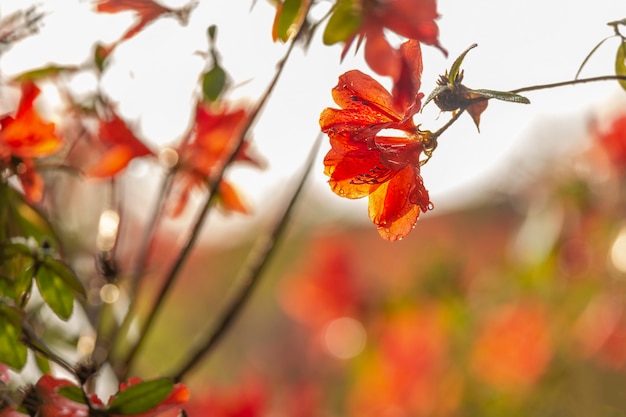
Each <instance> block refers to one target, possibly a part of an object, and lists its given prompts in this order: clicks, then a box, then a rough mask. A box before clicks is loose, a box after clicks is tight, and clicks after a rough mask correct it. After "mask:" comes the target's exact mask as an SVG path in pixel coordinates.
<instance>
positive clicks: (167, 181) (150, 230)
mask: <svg viewBox="0 0 626 417" xmlns="http://www.w3.org/2000/svg"><path fill="white" fill-rule="evenodd" d="M174 173H175V171H174V169H170V170H168V172H167V173H166V175H165V177H164V178H163V182H162V184H161V187H160V189H159V190H160V192H159V195H158V196H157V200H156V201H155V203H154V205H153V211H152V214H151V216H150V220H149V222H148V223H147V224H146V227H145V230H144V236H143V238H142V240H141V242H142V243H141V247H140V248H139V253H138V254H137V259H136V262H135V267H134V269H133V272H132V276H131V278H130V282H131V288H130V290H129V295H130V300H131V301H130V304H129V306H128V310H127V311H126V314H125V315H124V319H123V320H122V323H121V324H120V326H119V328H118V329H117V331H116V332H115V333H114V334H113V335H112V337H111V340H110V346H111V350H113V349H115V348H116V347H117V344H118V343H119V338H120V336H122V335H125V334H126V333H127V332H128V329H129V327H130V324H131V322H132V320H133V318H134V317H135V312H136V310H137V303H138V297H136V294H137V289H138V287H139V281H140V277H141V274H142V272H145V268H146V264H147V260H148V254H149V253H150V248H151V247H152V243H153V237H154V234H155V232H156V229H157V225H158V222H159V220H160V218H161V215H162V213H163V204H164V202H165V199H166V197H167V194H168V193H169V190H170V189H171V185H172V179H173V177H174ZM114 369H115V366H114ZM117 376H118V377H122V376H123V375H117Z"/></svg>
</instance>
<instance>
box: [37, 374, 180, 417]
mask: <svg viewBox="0 0 626 417" xmlns="http://www.w3.org/2000/svg"><path fill="white" fill-rule="evenodd" d="M139 382H141V379H140V378H131V379H130V380H129V381H128V382H126V383H122V384H120V389H119V392H122V391H124V390H126V389H128V387H130V386H132V385H135V384H137V383H139ZM66 387H76V384H74V383H73V382H71V381H68V380H66V379H59V378H55V377H53V376H51V375H44V376H42V377H41V378H40V379H39V381H38V382H37V384H36V386H35V388H36V392H37V395H38V397H39V399H40V400H41V403H42V404H41V405H40V406H39V407H38V410H37V411H38V414H37V415H41V417H63V416H66V417H88V416H89V415H90V414H89V408H88V407H87V405H85V404H81V403H77V402H75V401H72V400H70V399H69V398H66V397H64V396H62V395H61V394H60V393H59V391H60V390H61V389H63V388H66ZM114 399H115V395H114V396H112V397H111V398H110V399H109V404H111V403H112V401H113V400H114ZM89 400H90V402H91V404H92V406H94V407H96V408H100V409H103V410H106V409H107V406H105V405H104V403H103V402H102V401H100V399H99V398H98V397H97V396H96V395H95V394H93V395H91V396H90V397H89ZM188 400H189V390H188V388H187V387H186V386H185V385H183V384H181V383H177V384H174V387H173V388H172V391H171V392H170V394H169V395H168V396H167V397H166V398H165V399H164V400H163V401H161V403H159V404H158V405H157V406H156V407H154V408H152V409H150V410H148V411H146V412H144V413H140V414H132V417H154V416H156V415H158V414H160V413H162V412H163V411H165V410H168V409H170V408H173V407H177V406H180V405H181V404H183V403H185V402H187V401H188ZM107 415H108V414H107ZM111 417H122V416H121V415H115V414H112V415H111Z"/></svg>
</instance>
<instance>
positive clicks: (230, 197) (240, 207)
mask: <svg viewBox="0 0 626 417" xmlns="http://www.w3.org/2000/svg"><path fill="white" fill-rule="evenodd" d="M219 193H220V197H221V198H222V202H223V205H224V208H225V209H226V210H228V211H236V212H238V213H241V214H248V213H249V212H250V211H249V210H248V208H247V207H246V205H245V204H244V203H243V201H242V200H241V198H240V197H239V194H238V193H237V190H235V188H234V187H233V186H232V185H230V184H229V183H228V182H226V181H222V182H220V186H219Z"/></svg>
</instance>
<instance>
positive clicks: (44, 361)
mask: <svg viewBox="0 0 626 417" xmlns="http://www.w3.org/2000/svg"><path fill="white" fill-rule="evenodd" d="M35 364H36V365H37V369H39V371H40V372H41V373H42V374H44V375H45V374H49V373H50V372H51V369H50V361H49V360H48V358H46V357H44V356H43V355H41V354H40V353H38V352H35Z"/></svg>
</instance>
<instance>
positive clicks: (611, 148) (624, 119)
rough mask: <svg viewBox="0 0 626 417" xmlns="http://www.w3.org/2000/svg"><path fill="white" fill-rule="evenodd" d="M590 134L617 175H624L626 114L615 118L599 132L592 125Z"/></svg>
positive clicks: (625, 165) (625, 167) (625, 163)
mask: <svg viewBox="0 0 626 417" xmlns="http://www.w3.org/2000/svg"><path fill="white" fill-rule="evenodd" d="M591 133H592V135H593V136H594V137H595V140H596V141H597V142H598V143H599V145H600V147H601V149H602V150H603V151H604V153H605V154H606V157H607V158H608V159H609V161H610V162H611V164H612V165H613V167H614V168H615V169H616V170H617V171H618V172H619V173H624V172H625V171H626V114H622V115H619V116H617V117H615V119H613V120H612V122H611V124H610V126H609V128H608V129H606V130H600V129H599V128H598V127H597V126H596V125H595V124H594V125H592V130H591Z"/></svg>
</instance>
